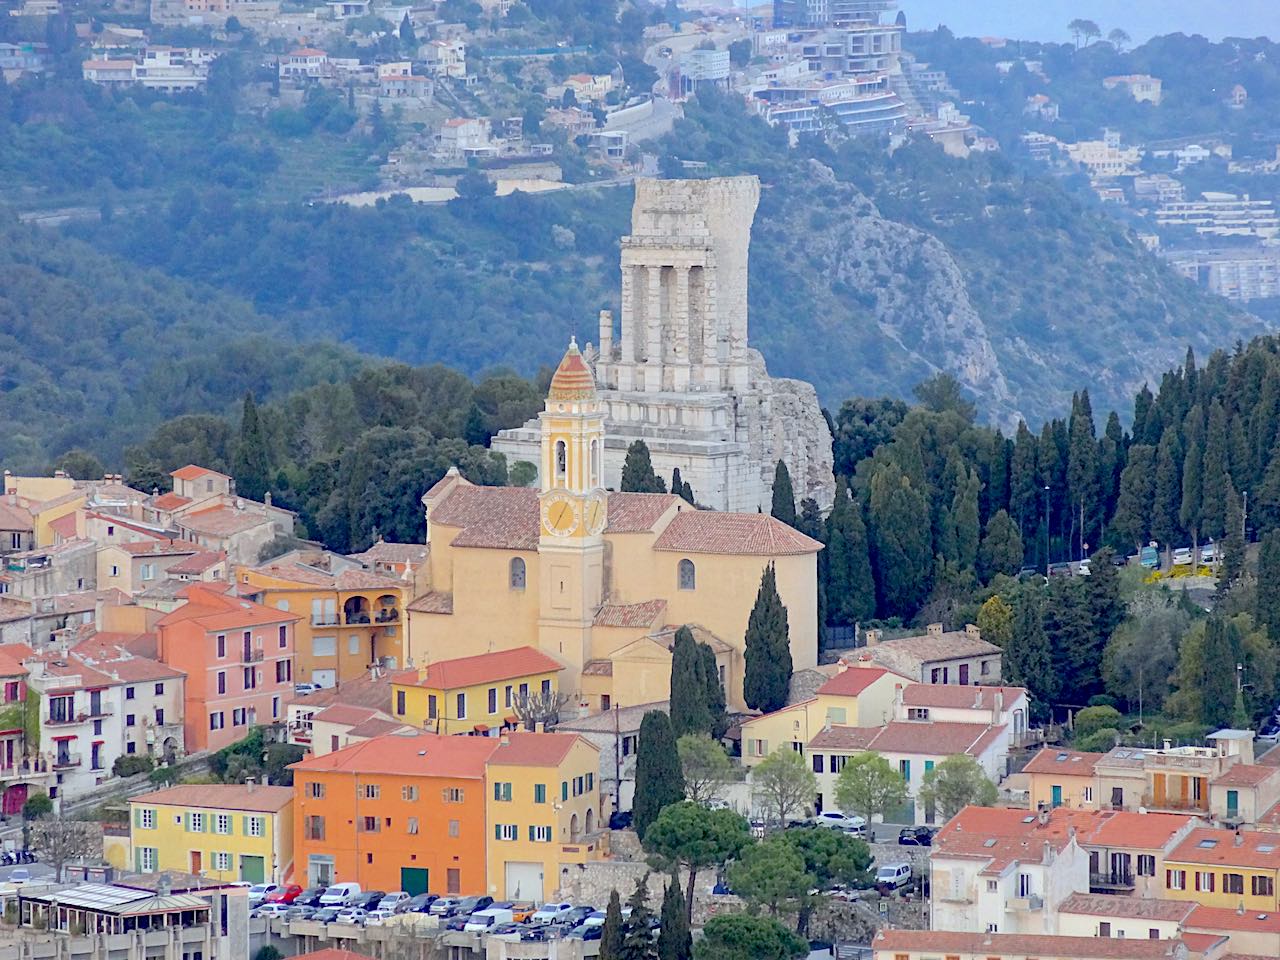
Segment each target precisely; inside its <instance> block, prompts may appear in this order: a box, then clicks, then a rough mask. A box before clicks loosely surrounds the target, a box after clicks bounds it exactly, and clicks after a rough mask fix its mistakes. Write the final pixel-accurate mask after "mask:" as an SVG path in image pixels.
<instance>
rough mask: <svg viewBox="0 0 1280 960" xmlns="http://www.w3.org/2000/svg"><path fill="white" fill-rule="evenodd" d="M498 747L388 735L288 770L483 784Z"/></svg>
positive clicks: (494, 741) (491, 741)
mask: <svg viewBox="0 0 1280 960" xmlns="http://www.w3.org/2000/svg"><path fill="white" fill-rule="evenodd" d="M499 745H500V744H499V743H498V738H497V737H445V736H440V735H438V734H434V733H419V734H417V735H415V736H411V737H410V736H400V735H397V734H390V735H387V736H382V737H375V738H374V739H372V740H366V741H365V742H364V743H356V744H352V745H351V746H349V747H343V748H342V749H341V750H335V751H333V752H332V753H326V754H325V755H324V756H321V757H308V758H307V759H305V760H301V761H299V762H298V763H295V764H293V766H292V768H291V769H293V770H295V771H301V772H304V773H305V772H307V771H312V770H314V771H332V772H339V773H357V774H362V773H386V774H398V775H400V776H406V777H412V776H419V777H445V778H449V779H461V780H483V779H484V768H485V764H486V763H487V762H488V760H489V758H490V757H491V756H492V755H493V752H494V751H495V750H497V749H498V747H499ZM294 779H295V780H296V779H297V776H296V774H295V777H294Z"/></svg>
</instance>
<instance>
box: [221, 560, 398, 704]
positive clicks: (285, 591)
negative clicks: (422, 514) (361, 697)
mask: <svg viewBox="0 0 1280 960" xmlns="http://www.w3.org/2000/svg"><path fill="white" fill-rule="evenodd" d="M236 583H237V585H238V587H239V592H240V595H241V596H243V597H247V598H249V599H251V600H254V601H256V602H257V603H261V604H262V605H263V606H267V607H275V608H277V609H279V610H288V611H290V612H291V613H296V614H298V615H299V616H301V617H302V618H303V619H302V620H300V621H299V622H298V624H297V626H296V627H295V630H296V636H295V650H296V654H295V658H294V675H293V679H294V680H295V681H297V682H300V683H301V682H305V683H315V684H319V685H320V686H322V687H332V686H334V685H335V684H337V683H342V682H345V681H347V680H354V679H356V678H357V677H360V676H363V675H364V674H365V673H367V672H368V670H369V667H370V666H372V665H375V664H377V665H379V666H383V667H386V668H388V669H396V668H397V667H402V666H404V663H405V660H404V636H405V623H404V608H405V603H406V601H407V600H408V598H409V596H411V595H412V593H413V584H412V582H411V581H407V580H401V579H396V578H394V577H390V576H387V575H386V574H382V573H375V572H373V571H370V570H366V569H364V568H363V567H362V566H361V565H360V564H359V563H358V562H357V561H354V560H349V559H347V558H346V557H343V556H341V555H339V554H336V553H329V552H326V551H322V550H295V551H293V552H291V553H286V554H285V555H283V556H280V557H276V558H275V559H274V560H268V561H267V562H265V563H261V564H259V565H258V566H256V567H240V568H239V569H238V570H237V571H236Z"/></svg>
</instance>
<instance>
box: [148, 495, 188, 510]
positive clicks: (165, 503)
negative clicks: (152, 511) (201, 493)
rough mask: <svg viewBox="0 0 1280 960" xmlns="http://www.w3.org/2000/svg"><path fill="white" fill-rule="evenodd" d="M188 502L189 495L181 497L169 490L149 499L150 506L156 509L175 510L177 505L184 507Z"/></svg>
mask: <svg viewBox="0 0 1280 960" xmlns="http://www.w3.org/2000/svg"><path fill="white" fill-rule="evenodd" d="M190 502H191V498H190V497H183V496H180V495H178V494H176V493H173V492H172V491H171V492H169V493H162V494H160V496H158V497H156V498H155V499H154V500H152V501H151V506H153V507H155V508H156V509H157V510H176V509H177V508H178V507H185V506H186V505H187V504H188V503H190Z"/></svg>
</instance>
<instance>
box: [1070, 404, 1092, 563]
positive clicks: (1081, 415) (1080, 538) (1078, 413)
mask: <svg viewBox="0 0 1280 960" xmlns="http://www.w3.org/2000/svg"><path fill="white" fill-rule="evenodd" d="M1068 433H1069V437H1070V439H1069V441H1068V446H1067V490H1068V492H1069V495H1070V502H1071V509H1072V511H1073V515H1072V518H1071V519H1072V524H1071V527H1072V529H1075V530H1076V535H1077V541H1076V542H1077V543H1079V544H1084V543H1089V542H1091V541H1090V538H1091V537H1092V534H1093V531H1094V529H1096V511H1097V507H1098V444H1097V442H1096V439H1095V431H1094V426H1093V408H1092V407H1091V406H1090V404H1089V391H1087V390H1084V391H1081V393H1080V395H1079V396H1078V397H1076V398H1073V400H1072V404H1071V421H1070V426H1069V427H1068ZM1082 519H1083V524H1082V523H1081V520H1082Z"/></svg>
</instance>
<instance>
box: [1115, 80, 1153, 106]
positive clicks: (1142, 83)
mask: <svg viewBox="0 0 1280 960" xmlns="http://www.w3.org/2000/svg"><path fill="white" fill-rule="evenodd" d="M1102 85H1103V86H1104V87H1106V88H1107V89H1108V90H1114V89H1116V87H1119V88H1121V89H1122V90H1124V91H1125V92H1126V93H1128V94H1129V96H1131V97H1133V99H1134V100H1136V101H1138V103H1150V104H1154V105H1157V106H1158V105H1159V103H1160V97H1161V92H1160V87H1161V83H1160V79H1159V78H1158V77H1152V76H1148V75H1147V74H1145V73H1133V74H1129V75H1127V76H1120V77H1106V78H1104V79H1103V81H1102Z"/></svg>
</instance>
